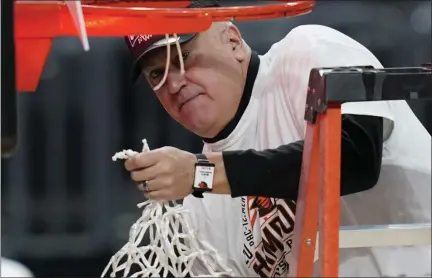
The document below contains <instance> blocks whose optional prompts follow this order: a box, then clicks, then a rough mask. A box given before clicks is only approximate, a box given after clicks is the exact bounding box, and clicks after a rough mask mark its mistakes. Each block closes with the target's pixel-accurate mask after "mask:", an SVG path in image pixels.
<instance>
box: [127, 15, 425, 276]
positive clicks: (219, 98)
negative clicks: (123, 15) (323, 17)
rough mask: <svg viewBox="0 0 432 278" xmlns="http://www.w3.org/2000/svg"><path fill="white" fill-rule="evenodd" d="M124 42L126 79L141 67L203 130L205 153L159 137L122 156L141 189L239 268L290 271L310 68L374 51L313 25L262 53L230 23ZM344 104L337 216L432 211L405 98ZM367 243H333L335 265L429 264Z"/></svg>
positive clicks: (407, 271) (179, 112)
mask: <svg viewBox="0 0 432 278" xmlns="http://www.w3.org/2000/svg"><path fill="white" fill-rule="evenodd" d="M176 41H178V44H179V45H176V43H175V42H176ZM126 42H127V44H128V46H129V48H130V50H131V52H132V53H133V55H134V57H135V58H136V63H135V68H134V79H137V78H138V77H139V76H143V77H144V78H145V79H146V80H147V82H148V84H149V85H150V86H151V87H152V88H153V90H154V91H155V94H156V96H157V97H158V99H159V101H160V102H161V104H162V105H163V107H164V108H165V110H166V111H167V112H168V113H169V114H170V115H171V117H173V118H174V119H175V120H176V121H178V122H179V123H180V124H182V125H183V126H184V127H185V128H187V129H188V130H190V131H191V132H193V133H195V134H197V135H199V136H200V137H201V138H202V140H203V141H204V149H203V154H192V153H189V152H186V151H183V150H179V149H176V148H172V147H165V148H161V149H156V150H152V151H149V152H146V153H142V154H140V155H137V156H136V157H134V158H131V159H129V160H128V161H127V162H126V164H125V166H126V169H127V170H128V171H130V172H131V177H132V179H133V180H134V181H136V182H137V183H138V184H140V188H141V189H142V190H144V195H145V196H146V197H148V198H151V199H154V200H176V199H182V198H184V203H183V205H184V206H185V207H187V208H189V209H190V211H191V215H190V224H191V225H192V226H193V227H194V228H196V229H197V230H198V233H199V236H200V237H201V238H202V239H204V240H206V241H207V242H209V243H210V244H211V245H212V246H214V247H215V248H216V249H217V250H218V252H219V253H220V254H221V255H222V256H223V257H224V258H226V259H227V261H228V265H229V267H230V268H232V269H233V270H234V273H235V276H248V277H250V276H264V277H275V276H286V275H287V273H288V270H289V258H288V255H289V252H290V248H291V243H292V241H291V238H292V232H293V225H294V215H295V200H296V199H297V193H298V185H299V178H300V169H301V162H302V152H303V140H304V135H305V126H306V123H305V121H304V119H303V117H304V107H305V102H306V91H307V86H308V80H309V73H310V71H311V69H312V68H316V67H340V66H358V65H372V66H374V67H376V68H380V67H382V65H381V64H380V62H379V61H378V60H377V59H376V58H375V56H374V55H373V54H372V53H371V52H370V51H368V50H367V49H366V48H365V47H364V46H362V45H361V44H359V43H358V42H356V41H354V40H353V39H351V38H349V37H347V36H346V35H344V34H342V33H340V32H338V31H336V30H333V29H331V28H328V27H324V26H319V25H305V26H300V27H297V28H295V29H293V30H291V31H290V32H289V33H288V34H287V36H286V37H284V38H283V39H282V40H280V41H279V42H277V43H275V44H274V45H273V46H272V47H271V48H270V50H269V51H268V52H267V53H266V54H264V55H258V54H257V53H256V52H255V51H253V50H252V49H251V48H250V47H249V46H248V44H247V42H246V41H244V40H243V39H242V36H241V32H240V31H239V29H238V28H237V27H236V26H235V25H234V24H232V23H230V22H219V23H214V24H213V25H212V27H211V28H210V29H209V30H208V31H206V32H202V33H198V34H187V35H179V37H178V38H177V37H175V36H174V37H173V36H170V37H169V39H168V40H167V38H166V36H151V35H141V36H129V37H126ZM167 43H168V44H169V45H170V48H169V51H167V47H166V45H167ZM167 56H168V57H167ZM167 58H168V63H167ZM342 113H343V117H342V129H343V131H342V162H341V195H349V194H353V195H350V196H346V197H344V198H343V199H342V208H341V210H342V215H341V222H342V223H341V224H342V225H353V224H360V225H361V224H364V225H370V224H389V223H396V224H400V223H414V222H430V173H431V159H430V155H425V154H430V145H431V137H430V135H429V134H428V133H427V131H426V130H425V129H424V128H423V126H422V125H421V123H420V122H419V121H418V120H417V118H416V117H415V116H414V114H413V113H412V111H411V110H410V108H409V107H408V105H407V104H406V102H405V101H395V102H373V103H347V104H344V105H343V106H342ZM413 137H415V138H413ZM413 141H415V143H414V142H413ZM407 142H410V143H407ZM213 164H214V168H213ZM206 167H207V168H206ZM206 169H207V170H208V169H210V170H209V171H207V172H206ZM212 169H214V174H212V171H213V170H212ZM143 181H146V182H145V183H144V184H145V186H142V185H141V184H143V183H142V182H143ZM199 184H201V185H202V184H205V187H201V186H199ZM193 185H194V186H193ZM203 188H205V189H203ZM203 191H204V192H206V193H205V194H202V192H203ZM363 191H364V192H363ZM358 192H362V193H358ZM354 193H357V194H354ZM257 196H259V197H257ZM414 202H415V206H413V205H412V204H413V203H414ZM365 250H366V249H365ZM365 250H363V249H362V250H360V251H359V250H344V251H341V268H340V269H341V272H340V273H341V275H342V276H343V275H349V276H359V275H360V276H365V275H368V276H375V275H389V276H392V275H401V274H404V275H424V273H426V272H427V271H428V269H430V247H410V248H404V249H403V248H399V249H398V248H393V249H377V248H372V249H367V250H366V251H365ZM400 256H401V257H400ZM401 258H402V260H404V263H401V261H400V259H401ZM414 263H415V266H413V264H414ZM198 267H199V266H197V268H198Z"/></svg>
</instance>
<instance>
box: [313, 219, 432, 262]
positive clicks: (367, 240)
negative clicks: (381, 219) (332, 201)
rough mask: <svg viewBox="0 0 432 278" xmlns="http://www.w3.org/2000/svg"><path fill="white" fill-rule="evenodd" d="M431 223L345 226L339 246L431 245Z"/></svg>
mask: <svg viewBox="0 0 432 278" xmlns="http://www.w3.org/2000/svg"><path fill="white" fill-rule="evenodd" d="M431 227H432V225H431V223H420V224H398V225H374V226H343V227H341V229H340V232H339V248H361V247H384V246H413V245H428V244H429V245H430V244H431V243H432V232H431ZM318 251H319V233H317V241H316V245H315V259H314V260H315V261H316V260H317V259H318V257H319V252H318Z"/></svg>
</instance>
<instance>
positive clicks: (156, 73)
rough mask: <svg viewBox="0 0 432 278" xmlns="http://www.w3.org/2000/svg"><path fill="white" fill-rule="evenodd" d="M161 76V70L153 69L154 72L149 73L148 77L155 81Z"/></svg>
mask: <svg viewBox="0 0 432 278" xmlns="http://www.w3.org/2000/svg"><path fill="white" fill-rule="evenodd" d="M162 74H163V71H162V70H161V69H155V70H152V71H151V72H150V74H149V77H150V78H151V79H157V78H159V77H161V76H162Z"/></svg>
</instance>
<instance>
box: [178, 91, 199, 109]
mask: <svg viewBox="0 0 432 278" xmlns="http://www.w3.org/2000/svg"><path fill="white" fill-rule="evenodd" d="M200 95H202V94H197V95H196V96H194V97H191V98H190V99H188V100H186V101H185V102H183V103H182V104H180V107H179V110H180V111H181V110H182V108H183V106H185V105H186V104H187V103H189V102H191V101H192V100H194V99H196V98H197V97H199V96H200Z"/></svg>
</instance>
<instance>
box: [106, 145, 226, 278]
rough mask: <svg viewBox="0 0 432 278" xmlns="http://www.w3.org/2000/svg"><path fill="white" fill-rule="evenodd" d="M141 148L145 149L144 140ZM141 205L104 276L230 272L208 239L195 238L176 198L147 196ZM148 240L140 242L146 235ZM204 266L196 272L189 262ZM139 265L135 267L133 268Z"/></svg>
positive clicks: (128, 153) (124, 156) (125, 155)
mask: <svg viewBox="0 0 432 278" xmlns="http://www.w3.org/2000/svg"><path fill="white" fill-rule="evenodd" d="M143 144H144V146H143V152H145V151H148V150H149V147H148V145H147V141H146V140H143ZM137 154H138V153H137V152H135V151H132V150H123V151H121V152H118V153H116V154H115V155H114V156H113V158H112V159H113V160H114V161H116V160H118V159H128V158H130V157H133V156H135V155H137ZM138 207H139V208H141V209H143V211H142V214H141V217H140V218H139V219H138V220H137V221H136V222H135V224H133V225H132V227H131V228H130V230H129V240H128V242H127V243H126V244H125V245H124V246H123V247H122V248H121V249H120V250H119V251H118V252H117V253H116V254H115V255H114V256H112V258H111V260H110V261H109V263H108V265H107V266H106V267H105V269H104V271H103V273H102V276H101V277H105V276H106V275H107V274H108V272H109V270H110V269H111V273H110V277H116V274H117V275H119V276H121V277H161V276H162V277H167V276H168V274H169V273H170V274H171V275H174V277H185V276H191V277H198V276H199V277H222V276H230V274H231V270H230V269H229V268H228V267H227V266H226V265H225V263H224V262H223V260H222V258H221V257H220V256H219V254H218V253H217V251H216V250H215V249H214V248H212V247H211V246H210V245H209V244H208V243H206V242H204V241H201V240H198V237H197V234H196V233H195V231H193V230H192V229H191V227H190V226H189V224H188V223H187V221H186V220H185V214H186V213H188V211H187V210H186V209H185V208H184V207H183V206H182V205H181V204H178V203H176V201H170V202H157V201H152V200H147V201H145V202H143V203H140V204H138ZM146 234H147V235H148V239H149V241H150V242H149V244H148V245H146V246H140V245H141V243H142V241H143V239H144V238H145V235H146ZM197 260H198V261H199V262H200V265H202V266H204V269H205V273H204V275H203V273H200V275H198V273H195V272H194V270H193V269H192V266H193V265H194V263H195V262H196V261H197ZM132 267H134V269H136V268H138V271H136V272H134V273H131V272H132Z"/></svg>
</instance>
